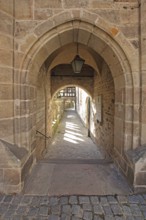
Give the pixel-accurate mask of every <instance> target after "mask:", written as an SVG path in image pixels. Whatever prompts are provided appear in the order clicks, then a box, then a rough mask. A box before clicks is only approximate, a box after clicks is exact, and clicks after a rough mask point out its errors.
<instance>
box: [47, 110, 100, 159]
mask: <svg viewBox="0 0 146 220" xmlns="http://www.w3.org/2000/svg"><path fill="white" fill-rule="evenodd" d="M45 158H50V159H52V158H56V159H57V158H58V159H103V158H104V155H103V152H102V153H101V152H100V149H99V148H97V146H96V145H95V144H94V143H93V141H92V140H91V138H89V137H88V136H87V129H86V128H85V127H84V126H83V124H82V122H81V120H80V119H79V117H78V116H77V114H76V112H75V111H73V110H68V111H65V113H64V117H63V118H62V120H61V123H60V124H59V126H58V129H57V135H56V136H55V138H54V140H53V142H52V144H51V146H49V147H48V152H47V154H46V156H45Z"/></svg>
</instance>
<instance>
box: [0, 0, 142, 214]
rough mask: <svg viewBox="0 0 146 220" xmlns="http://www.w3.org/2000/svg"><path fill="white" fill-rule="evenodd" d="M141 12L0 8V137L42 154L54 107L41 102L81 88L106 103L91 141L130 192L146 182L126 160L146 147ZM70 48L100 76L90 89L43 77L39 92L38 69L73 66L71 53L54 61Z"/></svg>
mask: <svg viewBox="0 0 146 220" xmlns="http://www.w3.org/2000/svg"><path fill="white" fill-rule="evenodd" d="M14 3H15V4H14ZM145 4H146V3H145V1H144V0H141V5H139V4H138V2H137V1H136V0H115V1H113V0H107V1H101V0H98V1H95V0H84V1H83V0H79V1H77V0H74V1H69V0H62V1H60V0H54V1H51V0H21V1H19V0H15V1H9V0H5V1H3V0H0V17H1V20H0V33H1V34H0V65H1V67H0V82H1V86H0V99H1V100H2V101H1V107H0V119H1V121H0V137H1V138H5V139H6V140H9V141H11V142H13V141H14V140H15V141H17V142H19V145H22V144H23V145H25V146H26V148H27V149H28V148H30V152H31V151H35V147H36V149H37V150H36V152H35V153H36V154H35V155H37V154H41V152H42V150H43V149H44V147H45V144H46V143H45V141H44V140H42V139H41V138H40V137H36V134H35V130H36V128H37V129H40V131H41V132H44V133H48V134H51V132H52V131H50V130H51V129H50V128H51V123H50V122H51V114H50V115H49V113H51V111H50V110H49V113H48V115H49V116H45V115H46V112H47V111H48V110H47V109H46V108H45V107H46V106H48V108H50V107H49V106H51V104H50V98H49V99H48V101H47V104H46V105H45V102H46V99H47V98H46V97H47V96H49V97H51V92H52V94H54V92H55V91H56V89H58V88H61V86H66V85H71V84H75V85H78V86H82V87H84V88H85V89H87V90H88V92H89V93H90V94H92V95H93V96H94V99H95V100H96V98H97V97H98V95H100V94H101V95H103V103H102V104H103V106H102V107H103V108H102V111H103V121H102V124H98V123H96V119H97V118H96V113H95V115H94V116H93V117H92V121H94V122H95V123H93V129H92V133H94V139H96V140H97V142H98V144H99V145H101V146H103V147H104V148H105V149H107V151H108V152H109V153H110V152H111V155H113V159H114V160H115V161H116V163H117V164H118V166H119V167H120V169H121V170H122V171H123V172H124V174H125V175H127V176H129V178H130V180H131V183H132V184H133V181H134V179H135V178H136V175H137V178H136V182H137V181H139V183H140V182H141V181H142V182H144V178H145V174H143V173H145V167H144V168H143V169H144V170H143V171H142V172H143V173H142V172H140V173H138V171H137V165H136V166H135V169H131V168H130V166H129V163H128V160H126V159H125V157H124V154H125V153H124V152H125V151H126V150H128V149H134V148H136V147H138V146H139V143H142V144H145V142H146V135H145V129H146V119H145V114H146V107H145V84H146V80H145V79H146V77H145V75H146V74H145V71H146V63H145V60H146V41H145V38H146V28H145V27H146V25H145V20H146V9H145V8H146V7H145ZM139 15H140V16H139ZM84 21H85V22H84ZM139 30H140V32H139ZM46 36H47V37H46ZM13 37H14V39H13ZM74 42H79V43H80V44H82V45H83V47H84V50H83V51H82V52H81V55H82V54H85V53H84V52H85V51H86V52H87V54H88V55H89V56H87V57H86V62H87V64H88V65H90V66H92V67H93V68H94V70H95V72H97V73H96V74H94V77H93V80H92V82H91V80H89V79H85V78H84V79H83V78H79V77H78V80H77V79H76V80H75V78H71V77H70V79H68V80H67V79H65V78H62V79H60V81H59V80H58V81H57V80H56V78H55V79H52V80H50V78H49V77H50V75H49V73H48V75H47V71H44V72H43V74H44V75H45V74H46V75H47V77H46V78H43V80H44V81H45V82H48V84H47V83H46V84H47V86H48V87H47V86H46V84H45V83H44V84H42V85H40V84H39V83H38V82H39V81H41V80H40V79H41V77H42V76H43V74H42V75H41V77H40V76H39V77H38V73H39V69H40V67H41V66H42V65H43V63H45V65H46V67H50V69H51V68H52V66H53V65H54V66H55V65H57V64H58V63H59V62H60V63H66V62H69V63H70V62H71V60H70V61H67V60H68V58H69V56H70V53H72V52H71V51H70V50H69V47H68V45H67V48H68V51H67V55H66V57H61V56H60V58H59V56H58V54H61V52H60V51H63V50H64V47H63V45H66V44H72V43H74ZM74 46H75V44H74ZM57 50H58V51H57ZM14 54H15V56H14ZM99 55H100V56H99ZM55 57H57V59H58V60H57V59H56V60H57V61H56V60H55V59H54V58H55ZM91 57H92V59H91ZM59 59H60V60H59ZM46 60H47V61H46ZM54 60H55V61H54ZM45 61H46V62H45ZM52 61H53V62H54V63H53V62H52ZM55 62H56V63H55ZM104 62H105V63H106V65H107V66H108V69H107V68H106V67H105V66H106V65H103V63H104ZM30 65H32V68H31V70H30V72H29V71H27V68H30ZM45 65H44V66H45ZM51 65H52V66H51ZM54 66H53V67H54ZM96 75H99V76H100V77H96ZM46 79H47V80H46ZM43 80H42V81H43ZM51 82H53V83H52V85H51ZM24 83H27V85H24ZM22 84H23V85H22ZM30 84H31V85H30ZM140 86H141V88H142V90H141V89H140ZM40 87H41V89H39V88H40ZM43 88H44V90H43ZM46 88H48V91H47V89H46ZM36 91H38V93H36ZM46 91H47V92H46ZM50 91H51V92H50ZM13 95H14V96H13ZM13 99H15V102H14V108H13ZM7 100H10V102H7ZM20 100H21V101H20ZM140 100H141V101H140ZM95 102H96V101H95ZM19 104H20V106H19ZM36 106H37V107H36ZM36 111H37V113H36ZM26 115H27V116H26ZM16 116H17V118H16V119H15V120H13V117H16ZM22 116H23V117H22ZM45 117H47V120H48V121H49V125H46V118H45ZM8 118H10V119H8ZM14 128H15V129H14ZM18 140H19V141H18ZM20 142H21V143H20ZM39 145H41V146H42V147H41V148H39ZM30 154H31V153H30ZM116 154H117V155H118V156H117V157H115V155H116ZM29 156H30V155H29ZM133 167H134V166H133ZM127 169H128V170H127ZM142 175H143V176H144V177H142ZM138 179H139V180H138ZM140 179H141V181H140ZM2 185H3V183H2ZM10 187H11V186H10ZM14 187H15V186H12V188H13V189H14ZM12 188H11V190H12ZM72 202H73V203H75V204H76V202H75V201H71V203H72ZM71 203H70V204H71ZM30 212H31V211H30ZM32 213H33V211H32ZM88 217H89V216H88ZM88 217H87V218H88ZM50 218H52V217H50ZM89 218H90V217H89Z"/></svg>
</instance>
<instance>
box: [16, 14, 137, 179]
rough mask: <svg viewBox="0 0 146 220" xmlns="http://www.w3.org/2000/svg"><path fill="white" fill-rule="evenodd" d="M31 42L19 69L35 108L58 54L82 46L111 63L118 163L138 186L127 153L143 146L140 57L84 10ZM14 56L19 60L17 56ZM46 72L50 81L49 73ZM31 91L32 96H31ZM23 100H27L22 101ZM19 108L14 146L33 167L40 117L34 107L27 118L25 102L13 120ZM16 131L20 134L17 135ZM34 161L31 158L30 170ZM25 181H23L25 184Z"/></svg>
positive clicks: (39, 30)
mask: <svg viewBox="0 0 146 220" xmlns="http://www.w3.org/2000/svg"><path fill="white" fill-rule="evenodd" d="M27 40H28V42H31V43H30V44H28V42H27V44H25V43H24V44H22V45H20V50H22V51H23V53H24V56H23V58H22V59H21V58H20V62H19V63H20V64H21V65H20V66H19V67H18V68H19V71H20V73H21V78H20V82H19V83H20V84H19V86H20V87H21V88H23V95H24V96H25V97H27V95H28V100H29V102H30V103H31V102H33V101H35V96H36V90H37V87H36V84H37V80H38V74H37V73H38V72H39V70H40V68H41V66H42V65H43V63H44V62H45V61H46V59H47V58H48V57H49V56H50V57H51V55H52V54H53V55H54V56H56V54H55V52H56V51H57V50H61V48H62V47H63V46H64V45H67V44H69V43H73V42H78V43H80V44H83V45H85V46H87V47H88V48H91V50H93V51H94V52H95V53H97V54H100V56H101V57H102V58H103V60H104V61H105V62H106V63H107V65H108V66H109V68H110V71H111V73H112V77H113V80H114V84H115V94H116V97H115V105H116V108H115V132H116V135H115V138H117V140H115V142H114V153H115V155H116V156H115V161H116V162H117V163H118V165H119V166H120V167H121V169H123V171H124V173H125V175H127V176H129V172H131V173H132V178H131V182H132V183H133V173H134V167H133V164H132V165H131V164H130V163H129V160H128V159H127V158H126V157H125V154H124V152H125V151H126V150H128V149H133V148H135V147H137V146H138V145H139V116H138V114H137V107H138V106H139V99H138V98H136V90H138V86H137V82H136V81H137V80H136V79H135V78H137V72H138V65H137V63H136V62H135V56H136V55H137V51H136V50H135V49H134V47H133V46H132V45H131V44H130V43H129V42H128V41H127V40H126V39H125V37H124V35H123V34H122V33H121V32H120V31H119V30H118V29H117V28H116V27H113V26H111V25H109V24H108V23H105V21H104V20H102V19H101V18H100V17H99V16H98V15H96V14H94V13H89V12H88V11H85V10H82V13H81V12H80V11H78V10H73V11H72V13H70V12H69V11H66V12H63V13H60V14H58V15H56V16H54V17H53V18H50V19H49V20H47V21H45V22H44V23H42V24H41V25H39V26H38V27H36V29H35V30H34V32H33V33H32V34H31V36H28V39H27ZM15 55H16V58H17V55H18V54H17V53H16V54H15ZM51 59H52V60H53V56H52V57H51ZM51 59H50V61H49V62H50V65H51V63H52V60H51ZM45 71H46V75H47V70H45ZM45 77H46V76H45ZM15 89H16V88H15V87H14V90H15ZM28 90H29V91H30V92H29V94H27V93H28ZM26 99H27V98H26ZM136 99H137V100H138V101H137V102H136ZM20 100H23V97H21V98H20ZM28 100H27V101H28ZM23 101H24V100H23ZM24 103H25V101H24ZM24 103H23V104H24ZM16 108H17V110H18V109H19V110H18V111H19V119H17V120H15V122H14V128H15V143H16V144H17V145H18V146H24V147H25V148H26V149H27V150H28V152H29V153H28V156H27V159H26V164H28V163H27V162H28V161H29V160H30V159H29V158H31V155H33V158H35V148H34V147H32V146H34V143H35V141H36V140H35V132H34V133H33V135H32V130H33V129H34V130H35V120H33V117H34V116H35V114H36V112H35V106H34V107H33V108H32V109H31V110H30V107H29V106H26V105H25V111H24V112H27V116H26V114H25V113H23V112H22V111H21V109H22V102H21V101H20V102H19V103H18V102H17V103H14V114H16ZM30 119H32V120H30ZM119 125H120V129H121V130H120V129H119V127H118V126H119ZM17 130H19V134H18V133H16V131H17ZM23 141H24V142H25V143H24V142H23ZM117 144H120V145H121V148H120V152H119V151H118V150H117ZM32 161H33V159H32V158H31V162H30V161H29V164H31V163H32ZM20 172H21V171H20ZM24 173H25V169H24ZM26 173H27V172H26ZM24 176H25V174H24ZM23 180H24V179H23V178H22V179H21V180H20V182H21V181H23Z"/></svg>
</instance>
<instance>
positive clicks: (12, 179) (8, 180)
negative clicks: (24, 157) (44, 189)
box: [4, 169, 21, 185]
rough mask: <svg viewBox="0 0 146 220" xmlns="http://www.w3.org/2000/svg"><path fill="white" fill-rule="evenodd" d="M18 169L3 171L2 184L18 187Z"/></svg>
mask: <svg viewBox="0 0 146 220" xmlns="http://www.w3.org/2000/svg"><path fill="white" fill-rule="evenodd" d="M20 181H21V179H20V169H4V183H5V184H7V185H18V184H19V183H20Z"/></svg>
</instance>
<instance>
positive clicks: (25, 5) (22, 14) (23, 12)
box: [15, 0, 33, 20]
mask: <svg viewBox="0 0 146 220" xmlns="http://www.w3.org/2000/svg"><path fill="white" fill-rule="evenodd" d="M15 16H16V19H22V20H23V19H27V20H29V19H31V18H33V0H25V1H22V2H21V4H20V2H19V0H15Z"/></svg>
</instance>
